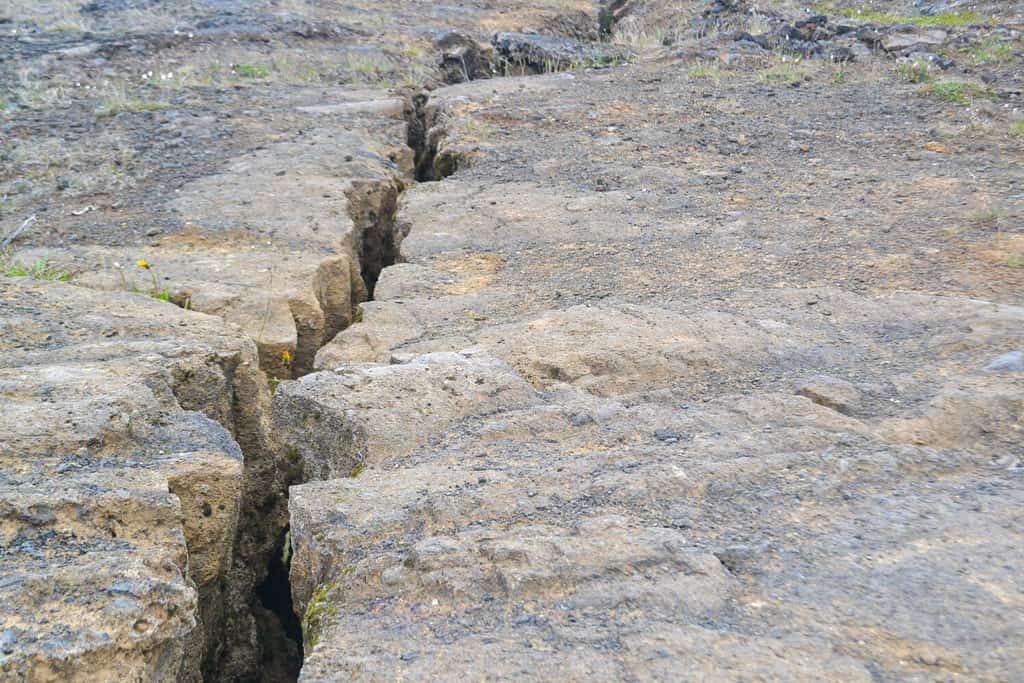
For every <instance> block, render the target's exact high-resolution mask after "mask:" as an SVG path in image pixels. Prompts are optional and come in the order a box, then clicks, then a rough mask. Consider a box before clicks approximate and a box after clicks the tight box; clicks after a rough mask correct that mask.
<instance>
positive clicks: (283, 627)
mask: <svg viewBox="0 0 1024 683" xmlns="http://www.w3.org/2000/svg"><path fill="white" fill-rule="evenodd" d="M290 567H291V538H290V535H289V533H288V531H287V530H286V531H285V533H284V534H283V535H282V537H281V540H280V541H279V542H278V544H277V545H276V546H275V552H274V553H273V554H271V556H270V561H269V562H268V564H267V576H266V578H265V579H264V580H263V581H262V582H261V583H260V584H259V585H258V586H257V587H256V596H255V597H256V599H257V601H258V605H254V607H255V609H254V611H256V612H257V613H258V617H257V622H258V624H259V638H260V650H261V655H262V657H261V660H262V661H261V673H260V680H261V681H262V682H263V683H292V682H293V681H296V680H298V677H299V670H300V669H301V668H302V626H301V624H300V623H299V618H298V617H297V616H296V615H295V610H294V606H293V604H292V585H291V580H290V578H289V569H290Z"/></svg>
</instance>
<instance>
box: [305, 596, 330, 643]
mask: <svg viewBox="0 0 1024 683" xmlns="http://www.w3.org/2000/svg"><path fill="white" fill-rule="evenodd" d="M334 587H335V584H334V583H323V584H320V585H319V586H317V587H316V590H315V591H313V597H311V598H310V599H309V605H308V606H307V607H306V613H305V614H304V615H303V617H302V633H303V637H304V638H305V640H306V643H307V644H308V645H309V647H310V649H312V648H314V647H316V644H317V643H318V642H319V641H320V634H321V629H323V627H324V624H325V623H326V622H327V620H328V619H330V618H331V617H332V616H334V613H335V611H336V609H337V608H336V607H335V605H333V604H331V603H330V602H328V600H327V596H328V594H329V593H330V592H331V591H332V590H334Z"/></svg>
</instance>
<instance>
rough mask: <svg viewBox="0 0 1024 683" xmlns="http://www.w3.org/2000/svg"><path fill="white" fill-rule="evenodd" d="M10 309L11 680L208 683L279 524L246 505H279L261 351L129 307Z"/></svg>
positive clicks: (1, 294) (6, 597) (0, 444)
mask: <svg viewBox="0 0 1024 683" xmlns="http://www.w3.org/2000/svg"><path fill="white" fill-rule="evenodd" d="M0 304H2V305H0V310H2V316H0V327H2V329H3V332H4V334H3V337H4V341H3V343H2V344H0V391H2V392H3V396H4V398H3V400H4V411H3V417H2V420H0V463H2V475H0V514H2V516H3V518H4V520H5V522H4V526H3V529H4V530H3V543H2V544H0V545H2V547H3V550H2V551H0V553H2V555H3V560H4V561H3V562H2V565H3V575H4V580H3V581H2V585H3V589H2V591H0V603H2V604H3V610H2V613H3V617H2V620H3V623H2V625H0V630H2V631H3V632H4V633H5V634H7V636H6V637H7V639H8V640H10V642H11V647H10V648H7V649H5V652H4V653H3V655H2V662H0V667H2V671H3V672H4V677H5V678H6V677H9V678H11V679H14V680H46V679H51V678H60V679H62V680H114V679H119V680H123V679H126V678H136V679H139V680H167V681H171V680H199V679H200V678H201V676H202V673H203V668H204V667H205V666H208V664H209V661H210V659H211V658H213V659H215V658H216V653H217V650H218V647H220V644H221V643H222V642H223V641H224V629H225V628H226V627H227V625H228V624H232V625H233V626H234V627H241V626H242V625H243V623H244V620H245V619H246V618H250V619H251V617H247V616H246V615H248V611H249V605H248V596H247V586H246V582H245V579H244V575H245V574H246V573H251V574H253V575H255V574H258V571H259V570H258V569H255V568H251V567H250V565H253V564H257V563H259V562H261V560H262V558H261V555H260V552H261V551H263V552H265V550H264V549H263V548H262V546H263V545H264V544H265V543H266V542H265V541H264V540H263V533H264V530H263V528H262V525H263V524H268V525H271V526H273V525H274V524H279V523H281V522H282V521H283V520H282V519H281V518H280V516H279V515H280V510H279V511H278V513H277V515H278V516H277V517H276V519H275V517H274V515H273V514H271V515H269V516H263V515H261V516H259V517H258V518H256V517H254V512H253V510H254V507H253V505H252V503H251V502H250V501H252V499H253V495H254V492H255V491H261V492H262V493H261V495H262V496H268V495H269V496H273V495H275V486H276V495H281V494H282V493H283V484H282V483H281V482H277V483H276V484H275V481H276V479H275V476H276V474H275V470H276V466H275V465H274V463H273V462H268V461H267V459H270V458H272V449H270V448H269V443H268V434H267V429H266V427H267V425H266V422H265V412H264V411H265V410H266V408H267V400H268V398H269V397H268V395H267V390H266V384H265V381H264V380H263V378H262V374H261V373H260V371H259V367H258V360H257V356H256V349H255V346H254V345H253V344H252V342H250V341H248V340H245V339H244V338H243V337H241V336H240V335H239V334H238V331H237V329H236V328H231V327H229V326H226V325H224V324H223V323H222V322H221V321H219V320H217V319H216V318H211V317H207V316H200V315H198V314H192V313H188V312H185V311H183V310H181V309H180V308H177V307H175V306H173V305H171V304H167V303H162V302H157V301H154V300H152V299H147V298H145V297H139V296H136V295H132V294H127V293H116V292H114V293H108V292H98V291H94V290H89V289H84V288H80V287H74V286H70V285H66V284H60V283H30V282H25V280H12V279H7V278H5V279H4V280H3V282H2V283H0ZM240 573H241V574H242V576H239V574H240ZM249 578H250V580H254V579H255V578H256V576H250V577H249ZM229 582H230V584H231V586H230V587H228V584H229Z"/></svg>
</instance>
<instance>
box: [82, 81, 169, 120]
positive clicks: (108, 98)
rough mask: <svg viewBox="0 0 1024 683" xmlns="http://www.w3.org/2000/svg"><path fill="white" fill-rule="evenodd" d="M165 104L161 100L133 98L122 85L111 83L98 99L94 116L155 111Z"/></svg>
mask: <svg viewBox="0 0 1024 683" xmlns="http://www.w3.org/2000/svg"><path fill="white" fill-rule="evenodd" d="M166 106H167V105H166V104H164V103H163V102H153V101H150V100H138V99H135V98H134V97H132V96H130V95H129V94H128V91H127V90H126V89H125V86H124V85H111V86H108V87H107V89H106V92H105V94H104V95H103V97H102V98H101V99H100V106H99V107H97V108H96V116H115V115H117V114H121V113H123V112H133V111H157V110H160V109H163V108H164V107H166Z"/></svg>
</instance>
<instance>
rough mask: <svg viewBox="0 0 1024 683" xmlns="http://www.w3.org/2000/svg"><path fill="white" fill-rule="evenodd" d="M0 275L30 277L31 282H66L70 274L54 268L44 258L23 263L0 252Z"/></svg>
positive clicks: (9, 254) (10, 254) (10, 255)
mask: <svg viewBox="0 0 1024 683" xmlns="http://www.w3.org/2000/svg"><path fill="white" fill-rule="evenodd" d="M0 273H3V274H4V275H6V276H8V277H30V278H32V279H33V280H50V281H55V282H67V281H68V280H69V279H70V278H71V274H70V273H68V272H67V271H64V270H60V269H59V268H54V267H53V266H52V265H51V264H50V262H49V261H48V260H47V259H45V258H40V259H36V260H35V262H34V263H23V262H22V261H21V260H19V259H17V258H15V257H14V255H13V254H12V253H11V252H9V251H4V252H0Z"/></svg>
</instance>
